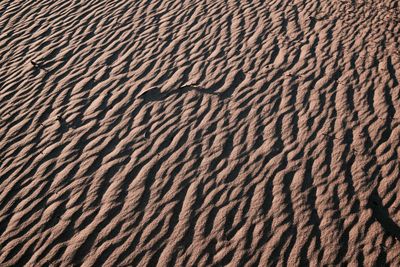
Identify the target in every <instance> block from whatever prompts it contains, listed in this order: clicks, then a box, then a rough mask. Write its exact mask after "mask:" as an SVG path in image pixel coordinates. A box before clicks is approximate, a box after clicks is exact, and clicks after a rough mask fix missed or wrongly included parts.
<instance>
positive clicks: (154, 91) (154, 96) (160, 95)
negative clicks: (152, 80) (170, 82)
mask: <svg viewBox="0 0 400 267" xmlns="http://www.w3.org/2000/svg"><path fill="white" fill-rule="evenodd" d="M190 91H195V92H197V93H200V94H208V95H215V96H218V97H221V94H219V93H216V92H214V91H213V90H211V89H205V88H201V87H199V86H196V85H184V86H182V87H179V88H178V89H175V90H171V91H167V92H161V90H160V88H159V87H153V88H151V89H149V90H147V91H145V92H144V93H142V94H140V95H139V97H140V98H142V99H144V100H145V101H151V102H152V101H162V100H165V99H167V98H168V97H170V96H172V95H179V94H185V93H188V92H190Z"/></svg>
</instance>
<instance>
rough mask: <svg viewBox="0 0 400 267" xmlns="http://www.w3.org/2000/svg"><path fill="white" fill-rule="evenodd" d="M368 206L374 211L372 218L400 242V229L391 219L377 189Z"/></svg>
mask: <svg viewBox="0 0 400 267" xmlns="http://www.w3.org/2000/svg"><path fill="white" fill-rule="evenodd" d="M368 206H369V208H371V210H372V216H374V218H375V219H376V220H377V221H378V222H379V223H380V224H381V225H382V228H383V229H384V230H385V232H386V233H387V234H389V235H391V236H392V237H394V238H396V239H397V240H399V241H400V227H399V226H398V225H397V224H396V223H395V222H394V221H393V220H392V219H391V218H390V216H389V213H388V211H387V209H386V208H385V207H384V206H383V204H382V200H381V198H380V197H379V194H378V192H377V191H376V189H375V190H374V191H373V192H372V194H371V196H370V197H369V199H368Z"/></svg>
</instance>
